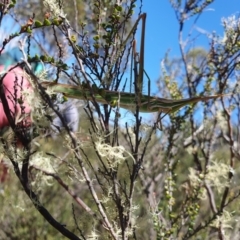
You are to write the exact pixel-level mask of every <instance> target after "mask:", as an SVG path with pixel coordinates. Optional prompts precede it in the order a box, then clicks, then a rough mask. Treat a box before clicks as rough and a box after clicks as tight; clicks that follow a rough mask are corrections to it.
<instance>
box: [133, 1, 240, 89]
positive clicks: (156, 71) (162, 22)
mask: <svg viewBox="0 0 240 240" xmlns="http://www.w3.org/2000/svg"><path fill="white" fill-rule="evenodd" d="M137 6H139V3H138V5H137ZM142 12H146V13H147V24H146V35H145V38H146V39H145V70H146V71H147V73H148V75H149V76H150V79H151V82H152V84H151V85H152V86H151V89H152V90H153V91H154V86H156V80H157V79H158V77H159V76H160V62H161V60H162V59H163V57H164V55H165V53H166V51H167V50H168V49H170V50H171V52H170V55H171V56H172V57H174V56H175V57H177V56H180V53H179V46H178V29H179V25H178V22H177V19H176V16H175V13H174V10H173V9H172V8H171V5H170V3H169V1H168V0H143V8H142ZM239 12H240V3H239V0H215V2H214V3H213V4H211V5H209V6H208V8H207V9H206V10H205V12H204V13H203V14H202V16H201V17H200V19H199V20H198V22H197V23H196V27H198V28H201V29H204V30H206V31H208V32H210V33H212V32H213V31H215V32H216V33H217V34H218V35H221V36H223V27H222V25H221V18H222V17H228V16H230V15H232V14H236V15H238V14H239ZM190 22H191V21H189V24H187V25H188V26H187V28H185V29H184V33H185V34H187V33H188V32H189V29H190V28H191V27H192V24H190ZM139 29H140V28H139ZM197 33H198V32H197V31H195V34H197ZM138 34H139V33H138ZM196 46H203V47H205V48H208V39H207V36H204V35H202V36H201V37H200V38H199V39H198V40H197V41H196Z"/></svg>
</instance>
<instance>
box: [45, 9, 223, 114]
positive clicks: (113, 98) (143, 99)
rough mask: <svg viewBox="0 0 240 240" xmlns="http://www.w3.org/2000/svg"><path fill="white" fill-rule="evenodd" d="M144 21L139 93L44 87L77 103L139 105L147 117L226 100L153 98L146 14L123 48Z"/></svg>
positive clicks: (137, 60)
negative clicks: (145, 79) (146, 62)
mask: <svg viewBox="0 0 240 240" xmlns="http://www.w3.org/2000/svg"><path fill="white" fill-rule="evenodd" d="M140 20H142V33H141V44H140V54H139V55H138V54H137V53H136V47H135V44H136V42H135V40H134V41H133V47H132V49H133V61H134V65H135V68H137V70H136V71H135V81H136V82H137V88H138V89H136V88H135V93H131V92H129V93H128V92H118V91H110V90H106V89H101V88H96V86H94V89H93V88H92V89H89V84H82V85H79V86H74V85H68V84H59V83H53V82H43V83H42V85H43V86H44V87H50V88H51V90H52V91H53V92H55V93H62V94H63V95H64V96H66V97H69V98H76V99H82V100H90V101H91V100H93V99H92V98H93V94H94V98H95V100H96V101H97V102H99V103H103V104H109V105H111V106H112V107H115V106H117V103H118V104H119V107H120V108H124V109H128V110H133V109H134V108H136V103H137V104H138V107H139V111H140V112H146V113H151V112H158V113H159V114H160V113H165V115H166V114H170V113H173V112H175V111H177V110H179V109H180V108H182V107H184V106H186V105H189V104H193V103H197V102H200V101H207V100H210V99H216V98H219V97H223V96H224V95H223V94H217V95H212V96H199V97H192V98H187V99H179V100H172V99H166V98H158V97H153V96H150V79H149V77H148V75H147V74H146V72H145V70H144V42H145V40H144V38H145V23H146V13H144V14H142V15H140V16H139V17H138V19H137V21H136V23H135V24H134V26H133V28H132V29H131V31H130V33H129V34H128V36H127V38H126V40H125V41H124V42H123V44H122V46H123V47H124V46H125V45H126V44H127V41H128V40H129V39H130V37H131V35H132V34H134V32H135V31H136V29H137V26H138V24H139V22H140ZM113 65H114V64H113ZM138 65H139V67H138ZM144 73H145V74H146V75H147V77H148V80H149V83H148V86H149V90H148V95H143V94H142V86H143V77H144Z"/></svg>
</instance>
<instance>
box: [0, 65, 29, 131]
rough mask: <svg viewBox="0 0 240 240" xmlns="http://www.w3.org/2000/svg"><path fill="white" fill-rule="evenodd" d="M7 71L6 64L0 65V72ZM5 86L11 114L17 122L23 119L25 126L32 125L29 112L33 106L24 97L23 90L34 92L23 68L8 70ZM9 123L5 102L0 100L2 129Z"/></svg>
mask: <svg viewBox="0 0 240 240" xmlns="http://www.w3.org/2000/svg"><path fill="white" fill-rule="evenodd" d="M10 68H11V67H10ZM6 71H7V69H6V68H5V67H4V66H0V72H1V73H2V74H3V73H4V72H6ZM3 88H4V94H5V96H6V99H7V102H8V106H9V109H10V112H11V116H12V117H13V119H14V120H15V123H17V122H18V121H19V120H20V119H21V120H20V121H22V122H23V125H24V126H26V125H30V123H31V121H30V117H29V113H30V111H31V108H30V106H29V105H28V104H27V103H26V99H24V94H22V92H28V91H29V92H32V87H31V84H30V83H29V81H28V80H27V79H26V77H24V72H23V70H22V69H21V68H15V69H13V70H11V71H10V72H8V73H7V75H6V76H5V77H4V79H3ZM21 100H22V101H21ZM20 102H22V103H20ZM9 125H10V124H9V122H8V119H7V116H6V114H5V111H4V108H3V104H2V102H1V101H0V129H2V128H4V127H7V126H9Z"/></svg>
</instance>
